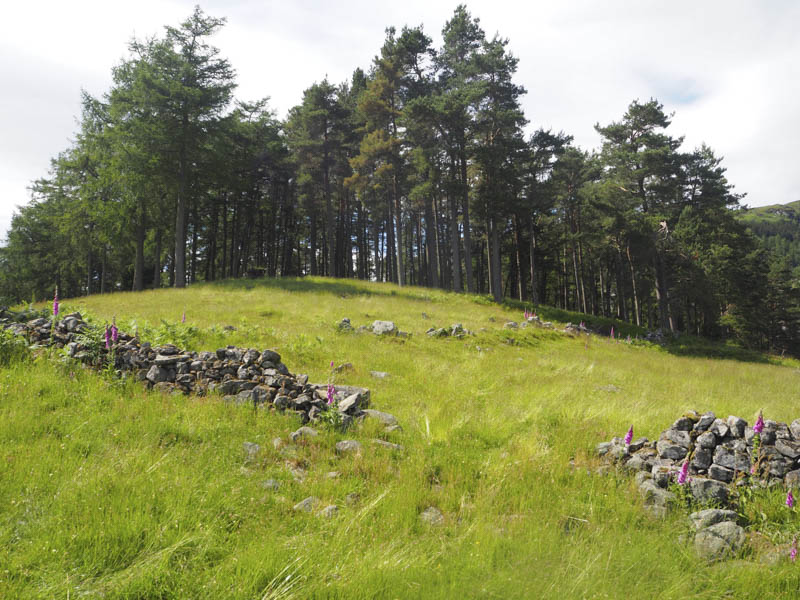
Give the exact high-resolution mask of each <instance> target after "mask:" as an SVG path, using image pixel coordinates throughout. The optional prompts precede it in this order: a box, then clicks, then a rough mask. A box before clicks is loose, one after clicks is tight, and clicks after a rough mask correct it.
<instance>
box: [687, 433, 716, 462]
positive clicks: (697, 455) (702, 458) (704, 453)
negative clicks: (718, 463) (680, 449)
mask: <svg viewBox="0 0 800 600" xmlns="http://www.w3.org/2000/svg"><path fill="white" fill-rule="evenodd" d="M711 437H714V434H711ZM711 462H712V454H711V450H709V449H708V448H697V449H696V450H695V451H694V454H693V455H692V462H691V463H690V466H691V467H694V468H695V469H697V470H698V471H704V470H706V469H708V467H710V466H711Z"/></svg>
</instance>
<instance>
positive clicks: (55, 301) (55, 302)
mask: <svg viewBox="0 0 800 600" xmlns="http://www.w3.org/2000/svg"><path fill="white" fill-rule="evenodd" d="M57 316H58V286H56V293H55V295H54V296H53V317H54V318H55V317H57Z"/></svg>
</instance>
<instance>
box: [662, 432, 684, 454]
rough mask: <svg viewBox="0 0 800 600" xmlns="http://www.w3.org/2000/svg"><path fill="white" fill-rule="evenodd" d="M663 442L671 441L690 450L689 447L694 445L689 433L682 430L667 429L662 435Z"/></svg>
mask: <svg viewBox="0 0 800 600" xmlns="http://www.w3.org/2000/svg"><path fill="white" fill-rule="evenodd" d="M660 439H663V440H669V441H671V442H672V443H674V444H677V445H678V446H681V447H682V448H686V449H687V450H688V448H689V445H690V444H691V443H692V438H691V436H690V435H689V432H688V431H685V430H682V429H667V430H666V431H665V432H664V433H662V434H661V438H660Z"/></svg>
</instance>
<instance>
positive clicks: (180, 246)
mask: <svg viewBox="0 0 800 600" xmlns="http://www.w3.org/2000/svg"><path fill="white" fill-rule="evenodd" d="M188 129H189V116H188V114H187V113H186V112H184V114H183V122H182V132H181V134H182V138H183V139H182V141H181V148H180V153H179V157H178V169H179V171H178V203H177V206H176V210H175V287H177V288H183V287H186V204H187V199H186V195H187V190H186V179H187V177H188V174H187V170H186V168H187V159H186V136H187V135H188V133H187V131H188Z"/></svg>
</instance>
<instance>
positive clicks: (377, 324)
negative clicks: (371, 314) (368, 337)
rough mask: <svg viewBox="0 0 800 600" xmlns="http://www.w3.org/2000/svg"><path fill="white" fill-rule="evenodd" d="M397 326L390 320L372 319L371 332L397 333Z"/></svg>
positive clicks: (380, 333) (378, 333)
mask: <svg viewBox="0 0 800 600" xmlns="http://www.w3.org/2000/svg"><path fill="white" fill-rule="evenodd" d="M397 332H398V330H397V326H396V325H395V324H394V323H393V322H392V321H374V322H373V323H372V333H374V334H375V335H397Z"/></svg>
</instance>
